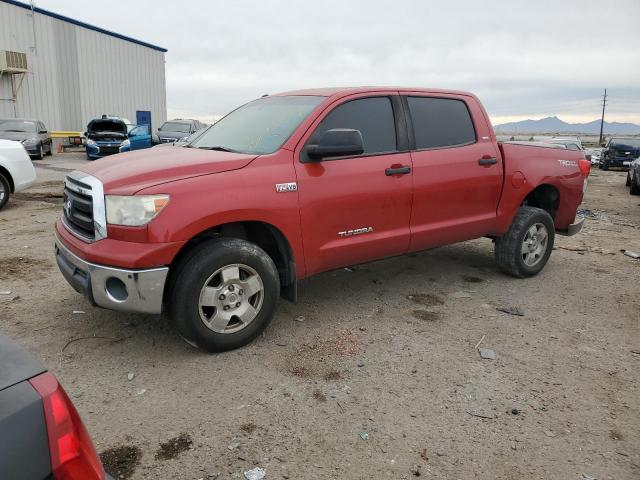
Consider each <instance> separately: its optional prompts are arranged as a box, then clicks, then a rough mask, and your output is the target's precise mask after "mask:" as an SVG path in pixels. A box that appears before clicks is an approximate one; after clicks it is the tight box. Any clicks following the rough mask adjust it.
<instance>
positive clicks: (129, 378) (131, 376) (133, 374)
mask: <svg viewBox="0 0 640 480" xmlns="http://www.w3.org/2000/svg"><path fill="white" fill-rule="evenodd" d="M135 376H136V374H135V373H133V372H129V373H127V380H129V381H131V380H133V379H134V378H135Z"/></svg>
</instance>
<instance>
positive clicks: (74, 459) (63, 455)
mask: <svg viewBox="0 0 640 480" xmlns="http://www.w3.org/2000/svg"><path fill="white" fill-rule="evenodd" d="M29 382H30V383H31V385H32V386H33V388H34V389H35V390H36V391H37V392H38V393H39V394H40V396H41V397H42V402H43V404H44V416H45V421H46V423H47V435H48V437H49V454H50V456H51V471H52V472H53V478H54V479H55V480H105V476H106V475H105V472H104V468H103V467H102V463H101V462H100V458H99V457H98V454H97V453H96V450H95V448H94V447H93V442H92V441H91V438H90V437H89V434H88V433H87V430H86V428H85V427H84V424H83V423H82V420H81V419H80V416H79V415H78V412H77V411H76V408H75V407H74V406H73V403H71V400H69V397H68V396H67V394H66V393H65V391H64V389H63V388H62V386H61V385H60V384H59V383H58V381H57V380H56V377H54V376H53V375H52V374H51V373H44V374H42V375H39V376H37V377H34V378H32V379H31V380H29Z"/></svg>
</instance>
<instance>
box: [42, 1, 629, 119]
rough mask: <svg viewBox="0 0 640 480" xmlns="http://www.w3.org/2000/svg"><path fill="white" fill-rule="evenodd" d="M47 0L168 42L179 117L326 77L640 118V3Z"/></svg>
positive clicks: (540, 109)
mask: <svg viewBox="0 0 640 480" xmlns="http://www.w3.org/2000/svg"><path fill="white" fill-rule="evenodd" d="M38 5H39V6H41V7H43V8H47V9H50V10H53V11H56V12H58V13H62V14H65V15H69V16H71V17H75V18H79V19H81V20H85V21H88V22H89V23H93V24H96V25H99V26H102V27H104V28H108V29H111V30H114V31H117V32H119V33H123V34H125V35H131V36H134V37H136V38H140V39H142V40H145V41H148V42H151V43H155V44H158V45H161V46H164V47H166V48H168V49H169V52H168V53H167V56H166V59H167V70H166V72H167V100H168V108H169V114H170V115H172V114H180V115H181V116H196V117H200V118H211V117H213V116H215V115H219V114H224V113H226V112H227V111H229V110H231V109H232V108H234V107H236V106H237V105H239V104H241V103H243V102H246V101H248V100H251V99H253V98H256V97H258V96H260V95H262V94H264V93H275V92H277V91H283V90H291V89H298V88H305V87H314V86H336V85H346V86H350V85H408V86H435V87H446V88H459V89H465V90H471V91H473V92H474V93H476V94H478V95H479V96H480V98H481V99H482V100H483V102H484V103H485V106H486V107H487V110H488V111H489V114H490V115H492V117H494V118H501V117H510V118H511V117H518V116H522V117H527V116H532V117H541V116H546V115H556V114H558V115H560V116H569V117H571V118H573V119H583V120H592V119H594V118H596V117H598V116H599V112H600V107H599V100H600V95H601V94H602V90H603V89H604V88H605V87H607V88H608V89H609V93H610V95H611V104H610V109H609V112H608V117H609V119H610V120H625V121H626V120H634V121H637V122H640V108H639V107H640V81H639V79H640V62H639V61H638V60H639V58H638V53H637V49H638V45H640V29H639V28H638V26H637V19H638V18H640V2H638V1H637V0H620V1H618V2H616V3H615V8H614V7H611V6H607V5H605V4H603V3H602V2H601V1H597V0H582V1H563V2H557V1H549V0H543V1H536V2H530V1H515V0H514V1H504V2H477V1H455V0H450V1H447V2H433V1H418V0H416V1H403V0H396V1H387V0H385V1H362V0H361V1H349V2H347V1H344V0H342V1H337V0H325V1H323V0H315V1H313V2H310V1H302V0H298V1H295V0H290V1H282V0H281V1H272V0H265V1H257V0H256V1H252V2H250V1H246V0H240V1H236V2H221V1H202V0H201V1H190V2H166V3H165V2H162V3H161V2H157V1H153V0H138V1H137V2H129V3H127V7H126V8H124V9H118V8H109V9H106V8H104V6H100V5H98V4H97V3H96V2H86V1H81V0H41V1H40V2H38Z"/></svg>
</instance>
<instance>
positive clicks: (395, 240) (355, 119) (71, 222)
mask: <svg viewBox="0 0 640 480" xmlns="http://www.w3.org/2000/svg"><path fill="white" fill-rule="evenodd" d="M589 168H590V163H589V162H588V161H587V160H586V159H585V158H584V155H583V153H582V152H578V151H571V150H566V149H564V147H562V146H559V145H549V146H544V145H539V146H534V145H526V144H517V143H498V142H497V141H496V137H495V134H494V132H493V129H492V127H491V123H490V121H489V117H488V116H487V113H486V112H485V110H484V108H483V107H482V105H481V104H480V102H479V101H478V99H477V98H476V97H475V96H474V95H472V94H469V93H465V92H458V91H448V90H428V89H402V88H340V89H318V90H304V91H296V92H287V93H282V94H278V95H272V96H265V97H263V98H260V99H258V100H255V101H252V102H249V103H247V104H246V105H243V106H241V107H240V108H238V109H237V110H234V111H233V112H231V113H229V114H228V115H227V116H226V117H224V118H223V119H222V120H220V121H219V122H218V123H216V124H215V125H213V126H212V127H210V128H209V130H207V131H206V132H204V133H203V134H202V135H200V136H199V137H198V138H197V139H196V140H194V141H193V142H191V143H189V144H187V145H186V146H184V147H176V148H164V149H151V150H145V151H139V152H130V153H124V154H121V155H115V156H112V157H110V158H107V159H104V160H99V161H97V162H94V163H92V164H90V165H87V166H85V167H83V168H82V169H81V170H80V171H75V172H72V173H71V174H69V175H68V176H67V178H66V182H65V190H64V194H65V202H64V209H63V214H62V216H61V217H60V219H59V220H58V221H57V223H56V227H55V231H56V240H55V242H56V246H55V254H56V259H57V263H58V266H59V268H60V270H61V272H62V274H63V275H64V277H65V278H66V279H67V281H68V282H69V283H70V284H71V285H72V286H73V287H74V288H75V289H76V290H77V291H78V292H81V293H83V294H84V295H85V296H87V297H88V299H89V300H90V301H91V302H93V303H94V304H95V305H98V306H100V307H105V308H110V309H114V310H124V311H133V312H146V313H160V312H162V311H163V310H166V311H168V312H169V314H170V315H171V317H172V318H173V320H174V322H175V324H176V325H177V328H178V330H179V332H180V333H181V335H182V336H183V337H184V339H185V340H187V341H188V342H190V343H192V344H195V345H197V346H198V347H201V348H203V349H206V350H209V351H223V350H228V349H232V348H237V347H240V346H242V345H245V344H246V343H248V342H250V341H251V340H252V339H253V338H255V337H256V335H258V334H259V333H260V331H261V330H262V329H263V328H264V327H265V326H266V325H267V324H268V322H269V321H270V320H271V318H272V317H273V315H274V311H275V306H276V302H277V300H278V297H280V296H282V297H284V298H286V299H289V300H292V301H295V300H296V297H297V284H298V281H299V280H301V279H303V278H305V277H309V276H310V275H313V274H316V273H318V272H322V271H326V270H330V269H335V268H338V267H342V266H346V265H353V264H358V263H362V262H368V261H371V260H375V259H380V258H383V257H389V256H392V255H401V254H406V253H409V252H414V251H419V250H425V249H428V248H433V247H437V246H441V245H446V244H450V243H454V242H461V241H464V240H469V239H473V238H479V237H488V238H491V239H493V240H494V242H495V257H496V260H497V263H498V265H499V267H500V268H501V269H502V270H504V271H505V272H506V273H508V274H510V275H513V276H516V277H527V276H531V275H535V274H536V273H538V272H539V271H540V270H541V269H542V268H543V267H544V265H545V264H546V262H547V260H548V258H549V255H550V254H551V251H552V247H553V241H554V233H555V232H556V231H557V232H561V233H565V234H574V233H576V232H577V231H579V230H580V228H581V227H582V222H583V219H582V218H576V209H577V207H578V205H580V203H581V201H582V196H583V190H584V188H585V186H586V179H587V176H588V175H589Z"/></svg>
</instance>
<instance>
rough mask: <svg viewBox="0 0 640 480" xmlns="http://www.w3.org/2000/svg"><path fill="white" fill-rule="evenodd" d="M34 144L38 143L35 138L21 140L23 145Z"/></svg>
mask: <svg viewBox="0 0 640 480" xmlns="http://www.w3.org/2000/svg"><path fill="white" fill-rule="evenodd" d="M36 143H38V140H36V139H35V138H27V139H25V140H22V144H23V145H35V144H36Z"/></svg>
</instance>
